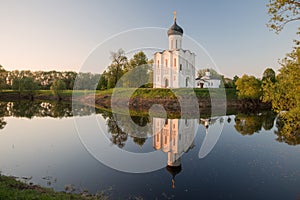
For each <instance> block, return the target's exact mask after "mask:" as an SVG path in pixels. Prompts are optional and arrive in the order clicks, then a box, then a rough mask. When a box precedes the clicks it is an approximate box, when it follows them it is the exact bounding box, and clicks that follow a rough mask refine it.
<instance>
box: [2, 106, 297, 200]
mask: <svg viewBox="0 0 300 200" xmlns="http://www.w3.org/2000/svg"><path fill="white" fill-rule="evenodd" d="M73 115H74V113H73V112H72V106H71V105H69V104H58V103H51V102H50V103H49V102H34V103H33V102H21V103H18V102H14V103H12V102H1V103H0V128H1V129H0V170H1V172H2V174H5V175H13V176H16V177H19V178H20V179H21V180H23V181H25V182H28V183H30V182H32V183H34V184H40V185H42V186H45V187H50V188H54V189H55V190H57V191H64V190H65V189H69V190H71V189H70V188H74V190H75V191H76V192H80V191H83V190H88V191H89V192H91V193H96V192H97V191H105V192H106V193H108V194H109V195H110V196H111V197H112V198H113V199H135V198H139V197H141V198H144V199H183V198H184V199H299V198H300V190H299V185H300V156H299V155H300V154H299V153H300V145H298V144H299V137H297V136H296V137H292V136H291V137H287V136H284V135H282V134H281V132H280V126H279V125H280V123H278V122H277V123H276V116H275V115H274V114H273V113H272V112H269V111H260V112H257V113H248V114H242V113H238V112H236V111H233V112H231V113H228V115H226V116H212V117H211V118H210V117H207V116H206V117H203V118H201V119H181V120H179V119H168V120H165V119H161V118H150V117H132V118H131V119H133V120H134V122H136V124H139V125H142V126H143V127H144V128H143V127H137V126H135V125H130V126H129V125H128V124H129V123H127V122H126V119H129V118H128V117H126V116H122V115H117V116H115V117H117V119H118V120H119V121H121V122H123V124H121V126H120V127H121V128H120V127H118V126H116V123H117V122H116V120H114V118H113V115H112V114H111V113H108V112H105V111H101V110H96V113H94V109H92V108H90V107H87V106H81V107H78V108H77V111H76V116H73ZM93 119H96V120H97V122H98V125H100V126H101V125H103V126H104V129H102V131H104V132H105V133H104V134H105V136H106V137H107V140H108V141H110V143H109V146H110V148H117V149H123V150H126V151H130V152H135V153H146V152H153V151H155V149H157V151H160V152H167V151H170V152H173V153H171V154H170V155H169V157H168V153H163V154H164V155H165V157H164V159H165V160H163V168H161V169H159V170H156V171H153V172H148V173H125V172H120V171H117V170H115V169H111V168H110V167H107V166H106V165H104V164H102V163H101V162H99V161H98V160H97V159H96V158H95V157H97V155H91V153H90V152H91V151H90V150H91V149H92V148H89V147H86V146H84V145H83V143H84V144H87V143H86V140H85V138H84V137H85V136H89V137H92V138H90V139H91V141H92V142H93V144H94V143H95V144H97V143H98V137H99V134H101V130H99V127H98V128H94V127H93V126H89V125H88V124H87V127H84V130H86V132H85V133H82V132H81V133H78V130H79V131H80V127H78V124H77V122H78V120H86V121H92V120H93ZM124 119H125V120H124ZM119 125H120V124H119ZM147 125H151V126H147ZM205 126H206V127H208V128H206V127H205ZM222 126H223V130H222V133H221V135H220V137H219V139H218V140H217V142H216V145H215V146H214V147H213V148H212V150H211V151H210V152H209V153H208V154H207V155H206V156H205V157H204V158H202V159H199V151H200V148H201V146H202V145H203V141H204V140H205V137H206V136H207V134H211V135H213V134H216V132H218V130H219V128H220V127H222ZM164 127H168V128H169V129H172V131H174V132H172V134H171V136H170V138H164V136H165V135H163V134H167V131H165V132H162V134H161V136H160V137H159V138H157V137H158V136H155V137H150V138H147V139H144V138H137V137H133V136H140V137H146V136H149V135H151V134H149V133H151V132H152V131H153V130H154V132H156V131H155V130H156V128H158V130H159V129H160V128H164ZM78 128H79V129H78ZM169 129H164V130H169ZM144 130H148V133H147V132H143V131H144ZM175 130H177V132H176V131H175ZM127 133H130V134H127ZM141 133H142V134H141ZM138 134H140V135H138ZM194 134H195V138H194V137H193V136H194ZM172 137H173V138H172ZM179 137H180V139H179ZM165 139H166V140H165ZM176 139H177V140H176ZM82 140H84V141H82ZM174 140H175V144H174V145H173V141H174ZM165 141H169V142H170V143H168V142H167V143H166V144H165ZM180 141H181V142H180ZM101 142H103V141H99V143H98V144H99V145H100V144H101ZM169 144H170V145H171V146H172V145H173V146H172V147H170V149H172V150H170V149H168V148H167V146H166V145H169ZM99 145H98V146H99ZM88 150H89V151H88ZM174 152H177V154H176V153H174ZM181 152H185V153H183V155H182V157H181V158H180V159H176V158H177V157H176V156H179V154H180V153H181ZM107 154H108V157H109V156H111V155H113V154H110V152H109V151H108V153H107ZM112 159H113V158H112ZM126 163H128V158H126V157H122V158H120V160H119V164H120V166H123V164H126ZM133 164H136V163H133ZM138 164H139V163H137V165H138ZM140 164H141V165H142V163H140ZM167 165H169V167H167ZM171 165H173V167H170V166H171ZM137 167H138V166H137ZM173 175H175V177H173ZM172 179H173V180H172Z"/></svg>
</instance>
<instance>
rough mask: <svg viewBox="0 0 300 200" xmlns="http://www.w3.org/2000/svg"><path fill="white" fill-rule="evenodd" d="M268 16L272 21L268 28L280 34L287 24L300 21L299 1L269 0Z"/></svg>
mask: <svg viewBox="0 0 300 200" xmlns="http://www.w3.org/2000/svg"><path fill="white" fill-rule="evenodd" d="M267 7H268V14H269V15H270V17H271V19H270V20H269V23H268V24H267V26H268V27H269V28H270V29H272V30H274V31H276V33H279V32H280V31H281V30H282V29H283V28H284V26H285V25H286V24H287V23H290V22H292V21H297V20H300V2H299V0H269V4H267Z"/></svg>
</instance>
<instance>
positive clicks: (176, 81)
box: [153, 12, 196, 88]
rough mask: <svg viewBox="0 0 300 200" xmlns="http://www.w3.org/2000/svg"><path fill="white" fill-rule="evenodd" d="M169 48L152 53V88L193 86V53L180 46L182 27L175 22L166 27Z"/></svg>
mask: <svg viewBox="0 0 300 200" xmlns="http://www.w3.org/2000/svg"><path fill="white" fill-rule="evenodd" d="M167 34H168V39H169V49H167V50H164V51H161V52H156V53H155V54H154V58H153V61H154V65H153V87H154V88H194V87H195V56H196V55H195V53H193V52H191V51H190V50H184V49H183V48H182V37H183V29H182V28H181V27H180V26H179V25H178V24H177V22H176V12H174V24H173V25H172V26H171V27H170V28H169V29H168V32H167Z"/></svg>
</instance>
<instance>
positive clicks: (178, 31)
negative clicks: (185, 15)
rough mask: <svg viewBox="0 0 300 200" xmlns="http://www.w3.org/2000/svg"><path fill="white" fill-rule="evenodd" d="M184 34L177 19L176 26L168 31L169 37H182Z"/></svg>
mask: <svg viewBox="0 0 300 200" xmlns="http://www.w3.org/2000/svg"><path fill="white" fill-rule="evenodd" d="M182 34H183V29H182V28H181V27H180V26H178V25H177V23H176V19H175V20H174V24H173V25H172V26H171V27H170V28H169V30H168V36H169V35H182Z"/></svg>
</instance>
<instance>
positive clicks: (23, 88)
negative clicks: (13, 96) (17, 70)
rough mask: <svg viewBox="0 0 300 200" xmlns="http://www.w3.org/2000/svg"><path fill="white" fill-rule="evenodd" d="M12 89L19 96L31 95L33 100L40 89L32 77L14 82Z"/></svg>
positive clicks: (17, 79)
mask: <svg viewBox="0 0 300 200" xmlns="http://www.w3.org/2000/svg"><path fill="white" fill-rule="evenodd" d="M12 89H13V90H16V91H18V93H19V95H21V94H22V93H24V92H26V93H27V94H29V95H30V98H31V100H33V96H34V93H35V91H36V90H37V89H38V84H37V83H36V82H35V81H34V79H33V78H32V77H22V78H16V79H14V80H13V84H12Z"/></svg>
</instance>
